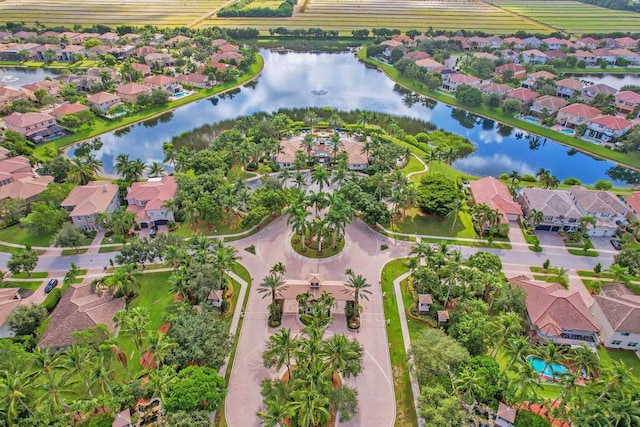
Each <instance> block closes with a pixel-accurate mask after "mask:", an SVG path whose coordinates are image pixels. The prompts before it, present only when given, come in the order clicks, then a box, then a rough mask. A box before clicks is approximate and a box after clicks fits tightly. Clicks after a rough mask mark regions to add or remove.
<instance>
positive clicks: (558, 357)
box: [535, 343, 564, 381]
mask: <svg viewBox="0 0 640 427" xmlns="http://www.w3.org/2000/svg"><path fill="white" fill-rule="evenodd" d="M535 353H536V355H537V356H538V357H540V358H541V359H542V360H543V361H544V370H546V369H547V368H548V367H549V366H551V365H552V364H556V363H560V362H562V361H563V360H564V351H563V350H562V349H560V348H558V347H557V346H556V345H555V344H554V343H546V344H545V345H542V346H539V347H537V348H536V352H535ZM551 376H552V378H553V380H554V381H555V379H556V372H555V370H553V369H551Z"/></svg>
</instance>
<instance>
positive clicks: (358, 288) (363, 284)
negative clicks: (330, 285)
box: [343, 269, 372, 307]
mask: <svg viewBox="0 0 640 427" xmlns="http://www.w3.org/2000/svg"><path fill="white" fill-rule="evenodd" d="M345 274H346V275H347V276H349V281H348V282H347V283H346V284H345V286H346V287H347V289H345V290H344V291H343V292H344V293H346V294H349V295H353V300H354V303H355V305H356V307H358V306H359V305H360V297H362V298H364V299H365V300H367V301H369V297H368V295H371V294H372V292H371V291H370V290H369V288H370V287H371V285H370V284H368V283H367V279H365V278H364V276H363V275H362V274H358V275H355V273H354V272H353V271H351V269H348V270H347V271H345Z"/></svg>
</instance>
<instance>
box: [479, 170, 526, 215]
mask: <svg viewBox="0 0 640 427" xmlns="http://www.w3.org/2000/svg"><path fill="white" fill-rule="evenodd" d="M469 186H470V187H471V194H472V195H473V198H474V200H475V201H476V203H484V204H485V205H487V206H489V207H490V208H491V209H497V210H498V211H499V212H500V214H501V216H502V222H503V223H505V224H506V223H508V222H509V219H508V218H507V215H522V208H521V207H520V205H519V204H518V203H516V202H514V201H513V197H512V196H511V193H510V192H509V189H508V188H507V186H506V185H505V184H504V183H503V182H501V181H499V180H497V179H496V178H494V177H492V176H488V177H486V178H482V179H479V180H477V181H471V183H470V184H469Z"/></svg>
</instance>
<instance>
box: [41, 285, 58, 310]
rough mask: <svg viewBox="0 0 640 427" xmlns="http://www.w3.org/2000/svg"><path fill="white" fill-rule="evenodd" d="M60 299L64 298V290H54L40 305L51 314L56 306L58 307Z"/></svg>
mask: <svg viewBox="0 0 640 427" xmlns="http://www.w3.org/2000/svg"><path fill="white" fill-rule="evenodd" d="M60 298H62V290H61V289H60V288H53V289H52V290H51V292H49V295H47V297H46V298H45V299H44V301H42V304H40V305H42V306H43V307H44V308H46V309H47V311H48V312H49V313H51V312H52V311H53V309H54V308H56V305H58V302H59V301H60Z"/></svg>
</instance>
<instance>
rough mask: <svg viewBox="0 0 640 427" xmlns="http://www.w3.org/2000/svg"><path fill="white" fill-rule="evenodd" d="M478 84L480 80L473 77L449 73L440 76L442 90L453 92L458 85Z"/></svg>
mask: <svg viewBox="0 0 640 427" xmlns="http://www.w3.org/2000/svg"><path fill="white" fill-rule="evenodd" d="M478 84H480V79H479V78H477V77H474V76H469V75H467V74H462V73H451V74H445V75H443V76H442V89H444V90H446V91H449V92H455V91H456V89H458V86H460V85H468V86H477V85H478Z"/></svg>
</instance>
